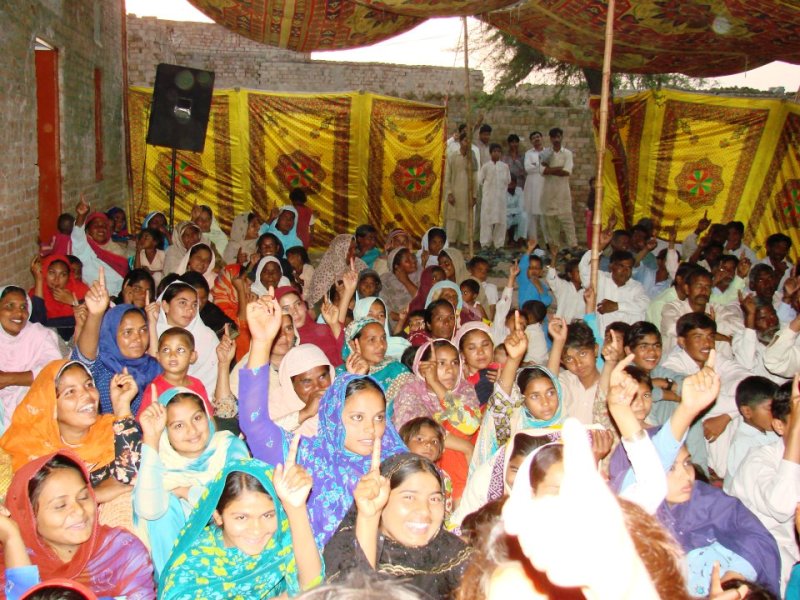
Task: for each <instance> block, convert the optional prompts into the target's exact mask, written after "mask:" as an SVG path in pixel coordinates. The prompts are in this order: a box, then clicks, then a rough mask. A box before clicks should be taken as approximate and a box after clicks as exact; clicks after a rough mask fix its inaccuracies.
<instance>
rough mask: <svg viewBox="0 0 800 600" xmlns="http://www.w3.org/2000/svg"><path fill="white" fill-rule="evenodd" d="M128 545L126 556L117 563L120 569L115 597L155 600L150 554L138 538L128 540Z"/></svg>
mask: <svg viewBox="0 0 800 600" xmlns="http://www.w3.org/2000/svg"><path fill="white" fill-rule="evenodd" d="M126 533H127V532H126ZM131 537H133V535H132V534H131ZM129 544H130V545H129V551H128V552H127V556H126V557H125V559H124V560H120V561H119V564H120V566H121V567H122V568H121V572H119V573H118V574H117V577H118V578H119V582H120V585H119V587H118V589H117V590H116V593H115V597H120V596H122V597H124V598H127V599H128V600H156V584H155V580H154V578H153V577H154V574H153V563H152V561H151V560H150V554H149V553H148V552H147V549H146V548H145V547H144V544H142V543H141V542H140V541H139V540H138V538H134V539H133V540H130V541H129ZM123 565H124V566H123Z"/></svg>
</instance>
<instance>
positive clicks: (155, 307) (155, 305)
mask: <svg viewBox="0 0 800 600" xmlns="http://www.w3.org/2000/svg"><path fill="white" fill-rule="evenodd" d="M144 294H145V295H144V302H145V304H144V314H145V315H147V322H148V323H158V312H159V311H160V310H161V304H160V303H159V302H157V301H156V300H153V301H152V302H150V290H146V291H145V293H144Z"/></svg>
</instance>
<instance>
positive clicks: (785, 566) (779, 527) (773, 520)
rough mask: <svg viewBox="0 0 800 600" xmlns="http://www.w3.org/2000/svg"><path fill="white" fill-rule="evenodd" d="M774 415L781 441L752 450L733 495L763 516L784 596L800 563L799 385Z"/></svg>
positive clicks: (789, 389) (788, 389)
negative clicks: (798, 517)
mask: <svg viewBox="0 0 800 600" xmlns="http://www.w3.org/2000/svg"><path fill="white" fill-rule="evenodd" d="M770 413H771V416H772V422H771V425H772V429H773V430H774V431H775V433H776V434H777V436H778V439H776V440H775V441H774V442H772V443H771V444H766V445H763V446H760V447H758V448H753V449H752V450H750V452H748V453H747V456H746V457H745V458H744V460H743V461H742V462H741V464H740V465H739V468H738V470H737V471H736V475H735V477H734V478H733V482H732V484H731V492H730V493H731V494H732V495H733V496H736V497H737V498H739V500H741V501H742V502H743V503H744V505H745V506H747V508H749V509H750V510H751V511H752V512H753V514H754V515H755V516H756V517H758V519H759V520H760V521H761V523H762V524H763V525H764V527H766V528H767V529H768V530H769V532H770V533H771V534H772V536H773V537H774V538H775V541H776V542H777V543H778V549H779V550H780V553H781V595H782V597H786V598H789V597H790V595H789V594H786V595H785V596H783V594H784V593H785V592H786V584H787V582H788V581H789V574H790V573H791V571H792V565H794V564H795V563H796V562H797V561H798V560H800V549H799V548H798V545H797V538H796V537H795V511H796V509H797V505H798V504H799V503H800V390H798V389H797V380H794V381H789V382H786V383H784V384H783V385H782V386H780V387H779V388H778V390H777V391H776V392H775V396H774V397H773V399H772V403H771V407H770Z"/></svg>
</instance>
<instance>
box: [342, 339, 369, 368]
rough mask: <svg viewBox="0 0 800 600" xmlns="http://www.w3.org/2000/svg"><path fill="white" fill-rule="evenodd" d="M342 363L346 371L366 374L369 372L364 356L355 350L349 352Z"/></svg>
mask: <svg viewBox="0 0 800 600" xmlns="http://www.w3.org/2000/svg"><path fill="white" fill-rule="evenodd" d="M356 341H358V340H356ZM344 365H345V369H347V372H348V373H353V374H354V375H367V374H368V373H369V364H368V363H367V361H366V360H364V357H363V356H361V353H360V352H357V351H353V352H351V353H350V354H349V356H348V357H347V359H346V360H345V363H344Z"/></svg>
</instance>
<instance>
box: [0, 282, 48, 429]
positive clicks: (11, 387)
mask: <svg viewBox="0 0 800 600" xmlns="http://www.w3.org/2000/svg"><path fill="white" fill-rule="evenodd" d="M30 310H31V305H30V300H29V299H28V296H27V295H26V294H25V290H23V289H22V288H19V287H16V286H12V285H6V286H2V287H0V381H2V383H3V386H2V388H0V430H2V431H5V429H6V427H8V424H9V423H10V422H11V415H13V414H14V410H15V409H16V408H17V404H19V403H20V401H21V400H22V399H23V398H24V397H25V394H27V393H28V390H29V389H30V385H31V384H32V383H33V380H34V378H35V377H36V376H37V375H38V374H39V371H41V370H42V369H43V368H44V366H45V365H46V364H47V363H49V362H50V361H53V360H58V359H60V358H61V352H60V351H59V348H58V340H57V339H56V334H55V333H54V332H53V331H51V330H50V329H47V328H46V327H43V326H42V325H39V324H38V323H30V322H29V321H28V316H29V315H30Z"/></svg>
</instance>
